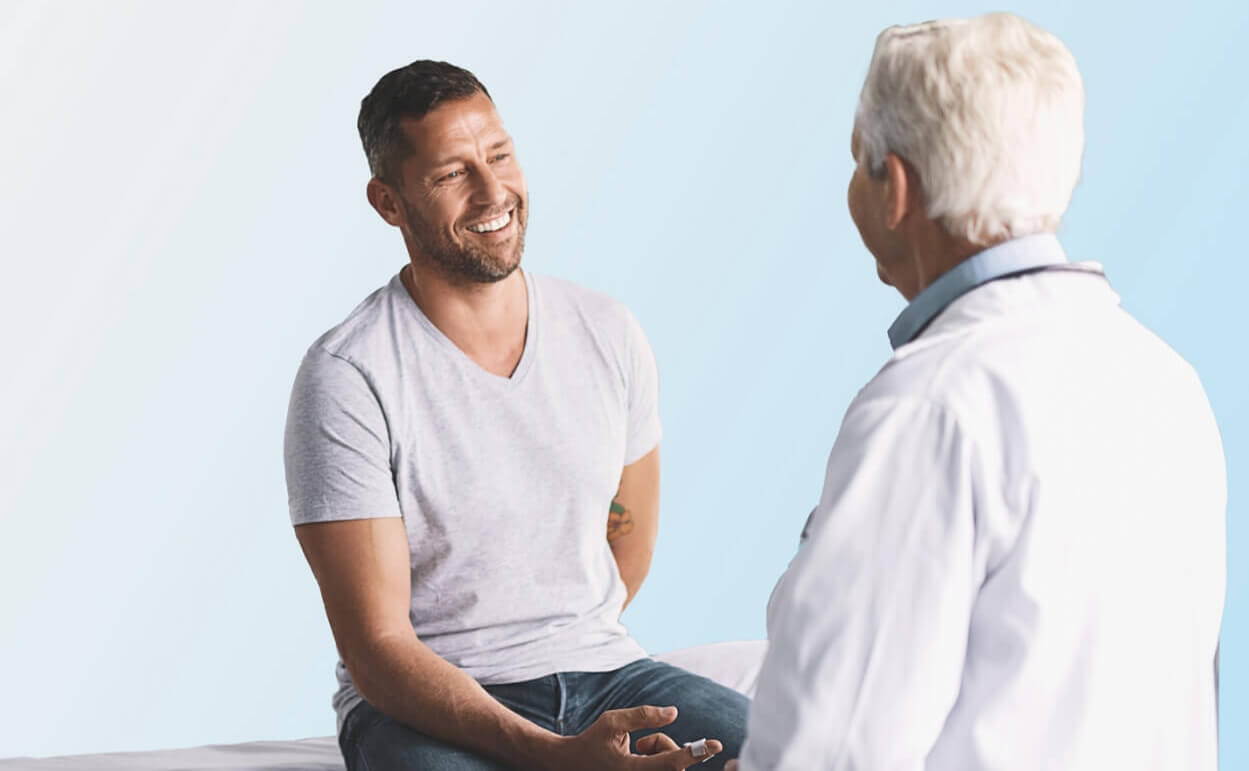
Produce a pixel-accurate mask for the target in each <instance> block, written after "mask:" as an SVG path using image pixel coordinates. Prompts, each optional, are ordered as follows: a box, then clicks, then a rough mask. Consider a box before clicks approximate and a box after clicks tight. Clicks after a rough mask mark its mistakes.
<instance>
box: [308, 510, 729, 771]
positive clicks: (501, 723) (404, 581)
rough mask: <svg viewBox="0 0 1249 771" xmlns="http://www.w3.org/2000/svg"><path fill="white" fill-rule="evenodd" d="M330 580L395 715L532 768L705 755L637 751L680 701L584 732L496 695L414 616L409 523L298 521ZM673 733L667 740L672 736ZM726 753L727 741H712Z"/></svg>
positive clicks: (355, 664)
mask: <svg viewBox="0 0 1249 771" xmlns="http://www.w3.org/2000/svg"><path fill="white" fill-rule="evenodd" d="M295 534H296V536H297V537H298V539H299V545H300V547H301V548H303V551H304V555H305V556H306V557H307V558H308V564H309V565H311V566H312V573H313V575H314V576H315V577H316V579H317V583H318V584H319V585H320V586H321V598H322V600H323V601H324V602H325V611H326V615H327V616H328V617H329V622H330V629H331V630H332V631H333V633H334V640H335V642H336V643H337V645H338V651H339V654H340V655H341V656H342V657H343V663H344V664H345V665H346V666H347V671H348V672H350V673H351V679H352V682H353V683H354V684H355V686H356V690H358V691H359V692H360V695H361V696H363V697H364V699H365V700H366V701H368V702H369V703H370V704H372V705H373V706H374V707H376V708H377V709H379V710H381V711H382V712H383V713H385V714H386V715H388V716H390V717H391V718H392V719H394V720H397V721H398V722H400V723H403V724H404V725H407V726H410V727H411V728H413V729H415V730H417V731H420V732H421V733H423V734H426V735H427V736H432V737H435V738H438V739H442V740H443V741H446V742H449V743H451V744H454V745H456V746H459V747H464V748H465V749H468V750H470V751H472V752H476V753H478V754H480V755H484V756H487V757H493V758H497V759H499V760H501V761H503V762H504V763H506V764H508V765H510V766H515V767H519V768H525V769H543V770H545V769H551V770H552V771H565V770H568V771H572V770H574V769H575V770H577V771H580V769H586V768H594V769H602V770H603V771H613V770H615V769H621V770H623V769H638V770H639V771H645V770H646V769H656V770H658V769H668V770H669V771H674V770H675V769H683V768H686V767H688V766H690V765H692V764H694V763H698V762H700V761H701V760H702V758H698V757H695V756H694V755H693V754H692V753H691V752H690V750H688V749H684V748H678V747H676V745H675V743H673V742H672V741H671V740H667V741H666V742H658V741H652V742H651V743H649V744H648V745H647V746H645V747H643V745H642V743H641V742H639V743H638V748H639V750H640V751H641V752H642V753H643V754H644V755H645V756H646V757H641V756H637V755H631V754H630V753H629V735H630V733H631V732H633V731H638V730H643V729H648V728H662V727H663V726H665V725H668V724H669V723H671V722H672V721H673V720H674V719H675V718H676V710H675V709H674V708H667V709H660V708H659V707H655V706H641V707H634V708H632V709H623V710H611V711H608V712H604V713H603V714H602V715H601V716H600V717H599V719H598V720H596V721H595V722H594V723H593V724H592V725H591V726H590V727H589V728H588V729H586V730H585V731H584V732H582V733H581V734H578V735H577V736H570V737H563V736H559V735H558V734H555V733H552V732H551V731H547V730H545V729H543V728H541V727H539V726H537V725H535V724H534V723H532V722H530V721H529V720H526V719H525V718H523V717H521V716H519V715H517V714H516V713H514V712H512V711H511V710H509V709H507V708H506V707H504V706H503V705H502V704H500V703H499V702H497V701H495V699H494V697H492V696H491V695H490V694H489V693H487V692H486V690H485V689H484V688H482V687H481V686H480V685H479V684H478V683H477V681H476V680H473V678H471V677H469V676H468V675H467V674H465V673H464V672H463V671H461V670H460V669H458V668H457V667H455V666H454V665H452V664H451V663H450V662H448V661H446V660H445V659H443V658H442V657H440V656H439V655H438V654H436V653H434V652H433V651H432V650H430V649H429V646H427V645H425V644H424V643H423V642H421V641H420V640H419V639H417V637H416V633H415V632H414V631H413V630H412V625H411V623H410V622H409V620H408V609H409V604H410V602H411V595H410V593H411V584H410V580H411V573H410V569H409V566H408V558H409V556H408V555H409V552H408V541H407V534H406V533H405V532H404V528H403V520H401V519H398V518H395V517H391V518H386V519H361V520H348V521H343V522H321V523H314V524H306V525H299V526H298V527H296V528H295ZM665 738H666V737H665ZM708 744H709V746H711V747H712V751H713V752H719V750H720V745H719V742H708Z"/></svg>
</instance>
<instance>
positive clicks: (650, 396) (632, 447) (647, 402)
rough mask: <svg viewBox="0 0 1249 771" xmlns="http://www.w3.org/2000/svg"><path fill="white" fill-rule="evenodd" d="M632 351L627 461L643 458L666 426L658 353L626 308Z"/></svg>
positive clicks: (629, 343) (630, 352) (654, 445)
mask: <svg viewBox="0 0 1249 771" xmlns="http://www.w3.org/2000/svg"><path fill="white" fill-rule="evenodd" d="M625 316H626V327H627V335H628V341H627V342H628V346H627V350H628V352H629V356H628V361H627V365H628V367H629V438H628V440H627V441H626V444H625V465H626V466H628V465H630V464H632V463H635V462H636V461H638V460H640V459H641V458H642V457H643V456H644V455H646V454H647V453H648V452H650V451H651V450H653V449H655V447H656V446H657V445H658V444H659V439H660V437H661V436H662V434H663V428H662V427H661V426H660V423H659V369H658V367H657V366H656V365H655V354H654V352H653V351H652V350H651V346H650V343H649V342H647V340H646V333H645V332H643V331H642V325H641V324H639V323H638V320H637V319H636V318H634V316H633V314H632V313H630V312H629V311H628V310H626V311H625Z"/></svg>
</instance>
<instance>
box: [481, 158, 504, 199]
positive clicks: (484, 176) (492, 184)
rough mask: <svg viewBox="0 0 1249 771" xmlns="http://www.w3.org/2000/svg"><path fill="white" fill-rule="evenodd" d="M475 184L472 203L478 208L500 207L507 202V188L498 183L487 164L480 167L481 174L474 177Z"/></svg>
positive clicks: (492, 170) (496, 177)
mask: <svg viewBox="0 0 1249 771" xmlns="http://www.w3.org/2000/svg"><path fill="white" fill-rule="evenodd" d="M476 183H477V184H476V187H475V188H474V190H473V203H475V204H478V205H480V206H501V205H503V203H504V202H505V201H506V200H507V188H505V187H504V186H503V183H502V182H501V181H499V178H498V176H496V175H495V173H494V169H492V168H490V165H489V164H483V165H482V168H481V172H480V173H478V174H477V175H476Z"/></svg>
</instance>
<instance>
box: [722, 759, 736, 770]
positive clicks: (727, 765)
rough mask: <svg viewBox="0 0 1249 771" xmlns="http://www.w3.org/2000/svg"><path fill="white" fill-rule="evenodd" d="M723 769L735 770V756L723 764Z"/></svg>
mask: <svg viewBox="0 0 1249 771" xmlns="http://www.w3.org/2000/svg"><path fill="white" fill-rule="evenodd" d="M724 771H737V758H733V759H732V760H730V761H729V762H728V763H725V764H724Z"/></svg>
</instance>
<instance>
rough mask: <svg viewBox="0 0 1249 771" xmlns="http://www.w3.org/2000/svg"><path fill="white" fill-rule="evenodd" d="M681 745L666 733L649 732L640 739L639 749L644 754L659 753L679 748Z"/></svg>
mask: <svg viewBox="0 0 1249 771" xmlns="http://www.w3.org/2000/svg"><path fill="white" fill-rule="evenodd" d="M679 749H681V745H679V744H677V743H676V742H674V741H673V740H672V737H670V736H668V735H667V734H665V733H657V734H649V735H647V736H643V737H642V738H641V739H638V744H637V750H638V752H639V753H640V754H642V755H658V754H659V753H661V752H668V751H670V750H679Z"/></svg>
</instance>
